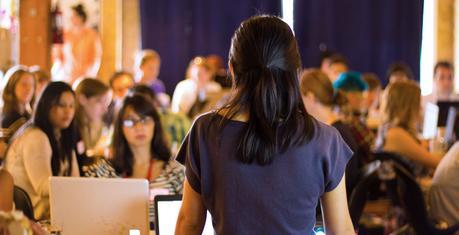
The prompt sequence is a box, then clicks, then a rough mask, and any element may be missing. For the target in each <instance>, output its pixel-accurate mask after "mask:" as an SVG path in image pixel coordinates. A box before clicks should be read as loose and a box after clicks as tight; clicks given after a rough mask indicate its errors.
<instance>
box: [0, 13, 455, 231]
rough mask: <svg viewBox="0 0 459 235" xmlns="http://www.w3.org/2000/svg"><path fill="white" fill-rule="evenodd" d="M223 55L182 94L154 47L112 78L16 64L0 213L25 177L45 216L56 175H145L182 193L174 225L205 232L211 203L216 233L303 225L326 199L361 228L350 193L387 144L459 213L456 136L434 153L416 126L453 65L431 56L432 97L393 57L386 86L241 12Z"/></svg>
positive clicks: (10, 77)
mask: <svg viewBox="0 0 459 235" xmlns="http://www.w3.org/2000/svg"><path fill="white" fill-rule="evenodd" d="M77 13H78V12H77ZM79 15H81V14H79ZM77 16H78V14H77ZM221 61H222V60H221V58H218V57H216V56H215V55H210V56H208V57H203V56H198V57H195V58H193V59H192V60H191V61H190V63H189V66H188V69H187V72H186V74H185V75H184V77H185V79H184V80H183V81H181V82H180V83H178V84H177V86H176V88H175V91H174V93H173V95H172V96H169V95H168V94H167V93H166V89H165V85H164V83H163V81H161V80H160V79H159V73H160V65H161V60H160V55H159V54H158V53H157V52H156V51H154V50H144V51H142V52H141V53H139V57H138V58H137V59H136V64H135V65H134V68H135V74H131V73H129V72H126V71H118V72H116V73H114V74H113V76H112V77H111V78H110V80H109V83H108V84H106V83H104V82H103V81H101V80H100V79H98V78H97V77H79V78H78V79H76V80H74V79H73V77H72V79H70V80H68V81H67V82H63V81H54V80H55V79H54V78H53V79H51V77H50V76H49V75H47V73H46V72H45V71H42V70H40V69H39V68H36V67H33V68H32V67H30V68H29V67H26V66H22V65H21V66H15V67H12V68H10V69H9V70H8V71H6V73H5V76H4V77H3V78H2V80H1V84H2V86H1V94H2V101H3V102H2V112H1V126H2V132H3V136H2V137H3V138H2V142H1V143H0V156H1V158H0V159H1V162H2V166H1V168H0V211H10V210H12V209H13V198H12V186H13V185H16V186H18V187H20V188H22V189H24V190H25V191H26V192H27V194H28V195H29V197H30V199H31V201H32V205H33V209H34V218H30V219H31V220H47V219H49V218H50V205H49V184H48V178H49V177H50V176H68V177H106V178H111V177H122V178H142V179H147V180H148V181H149V182H150V191H151V193H152V194H183V195H184V196H183V206H182V209H181V211H180V215H179V219H178V223H177V230H176V231H177V233H178V234H197V233H199V232H200V230H201V229H202V228H203V223H204V221H205V211H206V210H208V211H210V213H211V214H212V218H213V223H214V229H215V231H216V232H217V234H245V233H251V234H261V233H263V234H304V233H305V231H310V230H311V229H312V228H313V227H314V223H315V221H316V212H317V210H316V208H317V206H318V203H319V201H320V202H321V204H322V211H321V214H322V216H323V221H324V224H325V226H326V229H327V230H328V231H330V232H332V233H333V234H354V233H355V231H356V229H358V228H355V227H353V226H352V222H351V217H350V214H349V211H348V207H347V205H348V200H349V199H350V197H351V195H352V194H353V192H354V190H355V188H356V185H358V184H359V182H360V181H361V180H362V177H363V174H362V172H363V171H364V170H365V169H366V168H367V166H369V165H371V164H372V163H374V162H375V161H378V160H380V159H377V158H376V157H375V155H374V154H373V153H375V152H378V151H385V152H391V153H395V154H397V155H398V156H400V157H401V161H402V162H403V163H404V165H406V166H408V168H409V171H410V172H411V173H412V175H413V177H414V178H418V177H423V176H429V177H433V178H432V183H431V186H430V188H431V191H430V192H428V193H427V195H428V196H429V197H428V198H429V200H428V203H429V205H428V207H429V208H430V210H429V213H430V215H431V216H432V218H434V219H435V220H436V221H444V222H447V223H448V224H450V225H453V224H456V223H459V203H458V201H457V200H456V199H457V198H458V197H459V186H458V185H457V182H456V181H455V180H448V179H449V178H448V177H454V176H457V175H458V173H457V172H458V170H459V169H458V162H459V160H458V159H459V152H458V151H459V147H458V145H454V146H453V147H452V148H451V149H450V151H448V152H447V153H446V152H443V153H439V152H435V153H432V152H430V151H429V148H428V145H427V144H425V140H423V139H421V138H420V137H419V131H420V130H419V127H420V121H421V120H422V116H423V115H422V113H423V111H422V110H423V107H424V105H425V103H426V102H434V103H435V102H437V101H446V100H455V99H456V97H457V96H456V95H455V93H454V82H453V72H454V71H453V66H452V65H451V64H450V63H448V62H445V61H441V62H439V63H438V64H437V65H436V66H435V70H434V78H433V81H434V91H433V93H432V95H429V96H426V97H422V96H421V92H420V88H419V85H418V84H417V82H416V81H415V79H414V77H413V75H412V72H411V70H410V68H409V67H408V66H407V65H405V64H403V63H394V64H393V65H391V66H390V67H389V68H388V72H387V79H388V81H389V84H388V85H387V86H386V87H385V88H384V89H383V87H382V84H381V82H380V80H379V78H378V77H377V76H376V75H375V74H372V73H360V72H356V71H353V70H352V65H351V64H350V63H349V62H348V61H347V59H346V58H345V57H344V56H343V55H340V54H338V53H328V54H326V55H325V56H324V57H323V60H322V63H321V66H320V67H319V68H308V69H303V68H302V65H301V60H300V56H299V53H298V45H297V42H296V40H295V37H294V35H293V33H292V31H291V29H290V28H289V26H288V25H287V24H286V23H284V22H283V21H282V20H280V19H279V18H277V17H273V16H255V17H251V18H250V19H248V20H246V21H244V22H243V23H242V24H241V26H240V27H239V28H238V29H237V30H236V32H235V34H234V36H233V38H232V44H231V49H230V53H229V68H228V72H227V73H226V72H225V71H224V69H222V62H221ZM302 69H303V71H302V72H301V73H300V71H301V70H302ZM226 74H228V77H226ZM171 97H172V98H171ZM192 122H194V123H193V125H191V123H192ZM443 155H445V156H444V157H443ZM175 160H177V161H175ZM179 163H181V164H179ZM377 191H378V192H376V193H375V194H377V196H379V197H380V196H381V195H382V194H383V192H380V191H381V190H377ZM346 195H347V196H346ZM152 206H153V205H152ZM153 211H154V210H153V208H152V207H151V210H150V215H152V213H153ZM150 219H151V221H152V222H153V218H152V217H151V218H150ZM388 229H392V228H386V230H388ZM195 230H196V231H195ZM194 231H195V233H194Z"/></svg>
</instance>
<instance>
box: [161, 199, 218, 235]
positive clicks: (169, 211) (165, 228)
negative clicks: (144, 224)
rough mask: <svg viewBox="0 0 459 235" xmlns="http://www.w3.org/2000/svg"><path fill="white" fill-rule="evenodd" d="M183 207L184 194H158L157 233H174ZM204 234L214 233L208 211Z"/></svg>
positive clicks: (165, 234)
mask: <svg viewBox="0 0 459 235" xmlns="http://www.w3.org/2000/svg"><path fill="white" fill-rule="evenodd" d="M180 207H182V195H157V196H156V197H155V231H156V235H173V234H174V232H175V225H176V222H177V217H178V214H179V212H180ZM202 235H214V228H213V226H212V216H211V215H210V213H209V211H207V216H206V224H205V226H204V230H203V231H202Z"/></svg>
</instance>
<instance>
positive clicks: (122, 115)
mask: <svg viewBox="0 0 459 235" xmlns="http://www.w3.org/2000/svg"><path fill="white" fill-rule="evenodd" d="M112 144H113V149H112V151H113V157H112V161H113V166H114V167H115V169H116V171H117V173H118V174H120V175H121V176H123V177H125V178H140V179H147V180H148V181H149V182H150V193H151V198H152V197H153V196H154V195H156V194H181V193H182V188H183V179H184V170H183V167H182V166H181V165H180V164H178V163H176V162H175V161H174V160H171V153H170V150H169V146H168V145H167V143H166V141H165V137H164V133H163V130H162V127H161V123H160V120H159V115H158V112H157V111H156V110H155V108H154V107H153V105H152V104H151V102H150V101H149V100H148V99H147V98H145V97H144V96H142V95H135V94H134V95H133V96H128V97H126V99H125V100H124V103H123V106H122V107H121V109H120V112H119V113H118V118H117V120H116V123H115V130H114V134H113V142H112ZM153 212H154V210H153V204H151V207H150V221H154V220H153Z"/></svg>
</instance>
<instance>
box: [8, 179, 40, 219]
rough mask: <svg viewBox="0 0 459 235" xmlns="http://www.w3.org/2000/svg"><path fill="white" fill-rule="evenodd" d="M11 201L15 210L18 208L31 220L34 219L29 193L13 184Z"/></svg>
mask: <svg viewBox="0 0 459 235" xmlns="http://www.w3.org/2000/svg"><path fill="white" fill-rule="evenodd" d="M13 201H14V205H15V207H16V210H20V211H22V212H23V213H24V215H25V216H27V217H28V218H29V219H31V220H35V217H34V214H33V206H32V201H31V200H30V197H29V194H27V192H26V191H25V190H24V189H22V188H21V187H19V186H16V185H15V186H14V189H13Z"/></svg>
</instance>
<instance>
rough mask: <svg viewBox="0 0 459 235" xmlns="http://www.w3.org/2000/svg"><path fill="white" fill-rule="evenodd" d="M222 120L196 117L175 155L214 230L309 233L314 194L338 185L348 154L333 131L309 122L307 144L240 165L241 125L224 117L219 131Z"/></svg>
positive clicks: (346, 148) (313, 209) (314, 208)
mask: <svg viewBox="0 0 459 235" xmlns="http://www.w3.org/2000/svg"><path fill="white" fill-rule="evenodd" d="M222 118H223V117H222V116H220V115H218V114H215V113H209V114H205V115H203V116H201V117H199V118H198V119H197V120H196V122H195V123H194V126H193V128H192V130H191V132H190V133H189V136H188V137H187V138H186V139H185V142H184V144H183V146H182V148H181V151H180V152H179V154H178V156H177V160H179V161H181V162H182V163H183V162H185V163H186V166H187V172H186V175H187V179H188V181H189V183H190V185H191V187H192V188H193V189H194V190H195V191H196V192H200V193H201V197H202V200H203V202H204V205H205V206H206V208H207V209H208V210H209V211H210V212H211V214H212V218H213V222H214V228H215V230H216V232H217V234H306V233H307V232H311V231H312V230H311V229H312V228H313V226H314V223H315V216H316V214H315V211H316V206H317V203H318V201H319V199H320V197H321V196H322V195H323V194H324V193H325V192H329V191H331V190H333V189H334V188H335V187H336V186H337V185H338V183H340V181H341V179H342V177H343V174H344V169H345V168H344V165H345V164H346V162H347V161H348V160H349V158H350V157H351V154H352V152H351V150H350V149H349V147H348V146H347V145H346V144H345V143H344V142H343V140H342V138H341V136H340V135H339V133H338V132H337V131H336V130H335V129H334V128H332V127H330V126H327V125H325V124H322V123H319V122H317V121H314V128H315V135H314V137H313V138H312V139H311V140H310V141H309V142H306V141H305V142H304V143H303V144H300V145H299V146H298V147H291V148H289V149H288V150H287V151H286V152H284V153H282V154H277V155H276V156H275V157H274V161H273V163H272V164H269V165H265V166H261V165H259V164H256V163H252V164H245V163H242V162H241V161H239V160H238V158H237V156H236V154H237V152H236V151H234V149H236V148H237V145H238V141H239V140H240V138H241V135H242V133H243V131H244V130H245V129H246V127H247V123H244V122H240V121H229V122H228V123H227V125H226V126H225V128H223V129H222V130H221V129H219V125H218V124H219V122H220V121H221V120H222ZM185 159H186V161H185ZM340 166H342V167H340ZM190 169H192V170H190Z"/></svg>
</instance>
